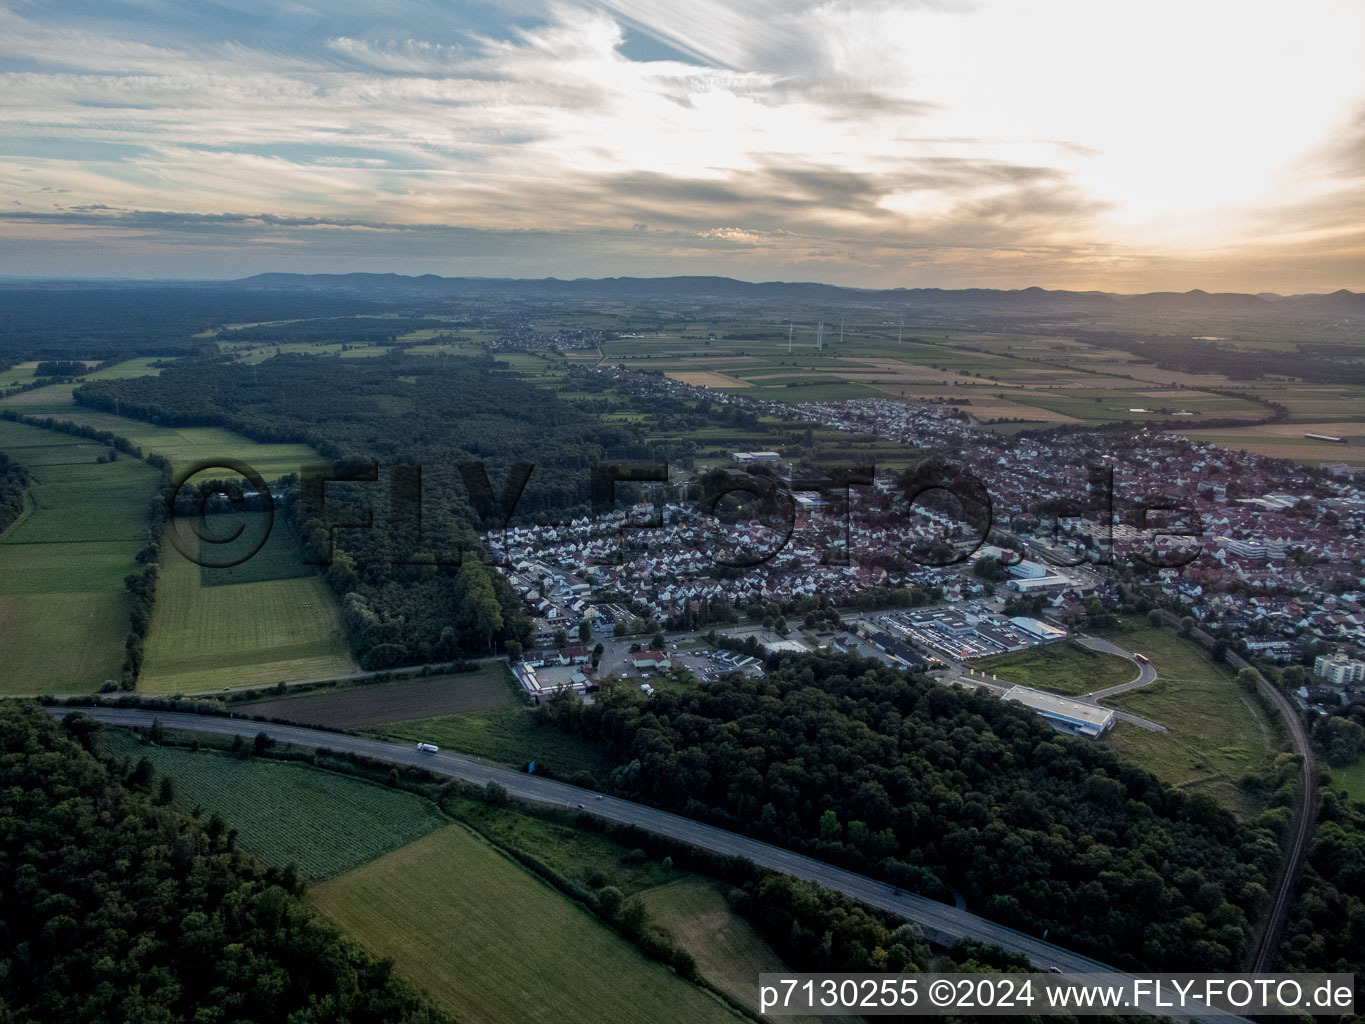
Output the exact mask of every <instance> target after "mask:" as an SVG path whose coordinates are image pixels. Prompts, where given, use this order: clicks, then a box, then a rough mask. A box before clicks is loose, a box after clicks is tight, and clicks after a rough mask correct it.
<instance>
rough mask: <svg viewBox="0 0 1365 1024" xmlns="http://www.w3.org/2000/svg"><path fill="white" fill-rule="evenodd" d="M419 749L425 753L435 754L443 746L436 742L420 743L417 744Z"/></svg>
mask: <svg viewBox="0 0 1365 1024" xmlns="http://www.w3.org/2000/svg"><path fill="white" fill-rule="evenodd" d="M417 749H418V750H420V751H421V752H422V753H424V754H434V753H436V751H438V750H440V749H441V748H440V747H438V746H437V745H436V744H435V743H419V744H417Z"/></svg>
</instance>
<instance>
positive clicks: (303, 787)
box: [101, 729, 447, 880]
mask: <svg viewBox="0 0 1365 1024" xmlns="http://www.w3.org/2000/svg"><path fill="white" fill-rule="evenodd" d="M101 737H102V742H104V743H105V745H106V747H107V748H108V749H109V750H110V752H111V753H114V754H116V755H118V756H121V757H127V758H129V759H131V760H137V759H139V758H142V757H146V758H147V759H149V760H150V761H151V762H152V766H153V767H154V768H156V770H157V773H158V774H159V775H169V776H170V777H171V778H172V779H174V780H175V784H176V790H177V794H178V799H179V801H180V802H181V803H182V804H184V805H185V806H186V807H190V808H193V807H201V808H203V810H204V812H205V813H206V814H209V813H212V812H214V811H217V812H218V813H219V814H221V815H222V816H223V819H224V820H225V821H226V822H227V823H228V825H229V826H230V827H231V828H235V829H237V832H238V836H239V837H240V839H241V842H242V845H243V846H245V847H246V848H247V849H249V850H250V851H251V852H252V853H254V854H256V855H257V856H258V857H260V858H261V859H262V860H264V861H265V862H266V863H268V864H273V865H275V866H276V867H284V866H285V865H287V864H289V863H291V862H293V863H296V864H298V866H299V870H300V871H301V872H302V873H303V874H304V875H305V876H306V877H308V878H310V879H314V880H317V879H323V878H330V877H331V876H333V875H336V874H340V873H341V872H343V871H349V870H351V869H352V868H355V867H359V866H360V865H361V864H365V863H367V862H369V861H371V860H374V858H376V857H379V856H381V855H383V854H385V853H388V852H389V851H390V850H393V849H396V848H398V847H400V846H402V845H403V844H404V843H410V842H412V841H413V840H415V839H419V838H421V837H422V836H424V835H426V834H427V833H429V832H431V831H432V830H433V829H437V828H441V827H442V826H444V825H446V824H447V819H446V818H445V816H444V815H442V814H441V812H440V811H439V810H437V808H436V806H435V805H434V804H433V803H431V801H429V800H427V799H425V798H423V797H420V796H417V795H416V794H414V793H408V792H405V791H404V790H401V789H390V788H388V787H387V786H381V785H379V784H378V783H374V782H368V781H366V780H364V779H358V778H354V777H352V776H348V775H341V774H338V773H335V772H329V771H324V770H322V769H319V768H313V767H310V766H308V765H304V764H293V763H289V762H285V761H272V760H269V759H267V758H257V757H248V758H245V759H242V758H238V757H237V756H235V755H233V754H229V753H225V752H223V751H218V750H198V751H195V750H186V749H185V748H183V747H157V746H151V745H144V744H141V743H139V742H138V740H137V738H136V737H135V736H133V734H132V733H131V732H129V731H127V730H124V729H104V730H102V732H101Z"/></svg>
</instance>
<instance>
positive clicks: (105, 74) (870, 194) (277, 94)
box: [0, 0, 1365, 294]
mask: <svg viewBox="0 0 1365 1024" xmlns="http://www.w3.org/2000/svg"><path fill="white" fill-rule="evenodd" d="M361 8H363V10H362V9H361ZM1362 55H1365V4H1361V3H1360V2H1359V0H1312V2H1310V3H1307V4H1293V5H1291V4H1285V3H1283V2H1278V0H1277V2H1273V3H1272V2H1262V0H1196V2H1193V3H1192V2H1190V0H1143V2H1142V3H1135V2H1129V0H1105V2H1103V3H1097V2H1095V0H1001V2H993V0H990V2H988V0H895V2H880V0H869V2H810V0H766V2H764V3H761V4H760V3H747V2H744V0H686V2H682V0H606V2H603V3H594V4H582V3H572V2H558V0H554V2H542V0H509V2H507V3H503V4H491V3H484V2H480V0H461V2H458V3H457V2H453V0H451V2H445V3H425V2H419V0H369V2H367V3H366V4H363V5H357V4H353V3H352V4H344V5H343V4H336V5H325V4H319V3H314V2H311V0H196V2H193V3H189V2H186V3H172V2H166V0H63V2H62V3H60V4H56V3H50V2H49V3H39V2H23V0H8V2H7V0H0V275H3V276H11V277H120V278H128V277H146V278H181V279H184V278H203V279H210V278H234V277H242V276H246V275H249V274H253V273H258V272H262V271H292V272H300V273H310V272H334V273H335V272H349V271H371V272H394V273H403V274H426V273H434V274H443V275H451V276H481V277H545V276H554V277H563V278H572V277H607V276H620V275H632V276H663V275H672V274H723V275H727V276H731V277H737V278H741V279H745V280H756V281H765V280H802V281H826V282H830V283H835V284H845V285H854V286H861V287H878V288H881V287H901V286H903V287H930V286H931V287H947V288H952V287H999V288H1020V287H1028V286H1034V285H1037V286H1042V287H1048V288H1080V289H1091V288H1095V289H1103V290H1107V291H1120V292H1141V291H1154V290H1168V289H1169V290H1181V291H1183V290H1187V289H1190V288H1204V289H1206V290H1209V291H1250V292H1258V291H1275V292H1281V293H1285V294H1290V293H1300V292H1329V291H1333V290H1335V289H1338V288H1350V289H1353V290H1365V75H1362V74H1361V73H1360V66H1361V57H1362Z"/></svg>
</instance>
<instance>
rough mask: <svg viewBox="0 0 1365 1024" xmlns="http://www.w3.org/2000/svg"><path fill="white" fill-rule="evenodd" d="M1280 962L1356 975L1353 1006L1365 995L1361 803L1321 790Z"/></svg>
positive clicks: (1283, 966) (1364, 814) (1364, 809)
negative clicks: (1310, 841) (1311, 840)
mask: <svg viewBox="0 0 1365 1024" xmlns="http://www.w3.org/2000/svg"><path fill="white" fill-rule="evenodd" d="M1280 961H1281V962H1280V965H1279V969H1280V970H1284V971H1334V972H1341V973H1349V974H1354V975H1355V976H1356V1005H1357V1007H1359V1005H1360V1000H1361V999H1362V998H1365V803H1362V802H1361V801H1359V800H1355V801H1353V800H1350V799H1349V798H1347V797H1346V796H1344V795H1342V794H1339V793H1336V792H1332V791H1328V792H1326V793H1324V794H1323V798H1322V809H1321V811H1320V812H1319V814H1318V826H1317V831H1316V832H1315V833H1314V834H1313V843H1312V846H1311V847H1310V848H1309V852H1308V863H1307V864H1306V865H1305V866H1304V870H1303V878H1302V879H1301V880H1300V881H1299V897H1298V900H1297V902H1296V903H1295V905H1294V910H1293V912H1292V914H1291V916H1290V918H1289V924H1288V927H1287V928H1286V929H1285V936H1284V943H1283V945H1281V947H1280ZM1357 1012H1359V1011H1357Z"/></svg>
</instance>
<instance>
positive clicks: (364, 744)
mask: <svg viewBox="0 0 1365 1024" xmlns="http://www.w3.org/2000/svg"><path fill="white" fill-rule="evenodd" d="M47 711H48V713H49V714H51V715H52V716H53V717H55V718H61V717H63V716H64V715H66V714H69V713H71V712H73V711H79V712H82V713H84V714H87V715H89V716H90V717H91V718H93V719H95V720H96V721H98V722H102V723H104V724H106V725H115V726H130V727H143V728H145V727H147V726H150V725H151V724H152V722H153V721H154V720H160V722H161V724H162V725H163V726H164V727H166V728H168V729H184V730H187V731H192V732H207V733H215V734H218V735H222V736H242V737H244V738H246V739H251V738H252V737H254V736H255V735H256V734H257V733H260V732H264V733H265V734H266V735H268V736H269V737H270V738H271V739H274V740H276V741H277V742H281V743H290V744H296V745H298V746H302V747H314V748H317V747H328V748H330V749H332V750H337V751H343V752H346V753H350V754H358V755H361V756H364V757H372V758H375V759H376V760H381V761H386V762H388V763H390V764H399V765H413V766H416V767H418V768H425V769H426V770H428V771H430V772H434V773H436V774H439V775H445V776H449V777H451V778H455V779H460V780H462V781H464V782H469V783H473V784H475V785H486V784H488V783H489V782H496V783H498V784H499V785H500V786H503V787H504V788H505V789H506V790H507V791H508V793H510V794H511V795H512V796H514V797H517V798H518V799H520V800H527V801H530V802H533V803H539V804H547V805H550V806H555V807H565V808H582V809H584V810H585V811H588V812H589V813H591V814H594V815H596V816H598V817H600V818H605V819H607V820H609V821H615V822H620V823H622V824H626V825H634V826H636V827H637V828H641V829H644V830H646V831H649V832H653V833H655V834H657V835H662V836H667V837H669V838H671V839H676V840H679V841H681V842H684V843H689V844H691V845H692V846H696V847H699V848H701V849H704V850H710V851H712V852H714V853H720V854H728V855H731V856H735V857H743V858H745V859H746V860H749V861H752V862H753V863H754V864H757V865H759V866H760V867H764V868H769V869H771V870H773V871H778V872H780V873H782V874H784V875H789V876H791V877H792V878H799V879H803V880H805V881H809V882H815V883H817V884H819V885H822V886H824V887H825V888H827V889H832V890H834V891H836V892H841V893H844V894H845V895H847V896H851V897H853V898H854V899H857V900H861V901H862V902H864V903H867V904H869V905H871V906H874V907H878V908H880V909H882V910H886V911H890V912H891V913H893V914H898V915H900V916H901V917H904V918H906V919H908V920H911V921H914V922H915V923H916V924H918V925H919V926H920V927H921V928H923V929H924V934H925V936H926V937H927V938H928V939H930V940H931V941H934V942H937V943H942V944H951V943H953V942H956V941H958V940H960V939H973V940H976V941H977V942H983V943H987V944H989V945H993V946H999V947H1000V948H1002V949H1005V950H1009V951H1010V952H1013V953H1019V954H1022V955H1023V956H1025V957H1027V958H1028V960H1029V962H1030V963H1032V964H1033V965H1034V966H1035V967H1039V968H1041V969H1043V970H1050V969H1052V968H1054V967H1055V968H1056V969H1057V970H1059V971H1060V972H1061V973H1063V974H1068V975H1070V974H1112V975H1119V976H1122V975H1123V972H1121V971H1118V970H1116V969H1115V968H1113V967H1110V966H1108V965H1106V964H1103V963H1101V962H1099V961H1097V960H1092V959H1090V958H1089V957H1085V956H1081V955H1080V954H1078V953H1073V952H1071V951H1069V950H1066V949H1063V948H1062V947H1060V946H1054V945H1053V944H1052V943H1050V942H1044V941H1043V940H1042V939H1040V938H1037V937H1036V936H1032V935H1028V934H1025V933H1024V932H1019V931H1015V930H1014V929H1013V928H1008V927H1006V926H1004V925H1001V924H996V923H995V922H993V921H988V920H986V919H985V918H983V917H978V916H977V915H976V914H973V913H970V912H969V911H966V910H961V909H959V908H957V907H954V906H948V905H946V904H943V903H937V902H935V901H934V900H930V899H926V898H924V897H923V896H916V895H914V894H913V893H906V892H902V891H900V890H897V889H895V888H893V887H892V886H890V885H888V884H887V883H885V882H879V881H877V880H875V879H872V878H868V877H867V876H866V875H859V874H856V873H855V872H852V871H846V870H844V869H843V868H839V867H835V866H833V865H831V864H825V863H823V862H822V861H818V860H815V859H813V858H811V857H806V856H803V855H802V854H799V853H793V852H792V851H790V850H784V849H781V848H780V847H776V846H772V845H770V844H768V843H764V842H760V841H759V840H757V839H751V838H749V837H748V836H741V835H738V834H736V833H734V832H727V831H726V830H724V829H720V828H716V827H714V826H712V825H705V824H702V823H701V822H698V821H693V820H692V819H690V818H684V817H682V816H680V815H677V814H671V813H669V812H668V811H661V810H658V809H656V808H653V807H647V806H645V805H644V804H637V803H634V802H633V801H630V800H622V799H620V798H618V797H613V796H605V795H601V794H598V793H594V792H593V791H592V790H587V789H580V788H579V787H577V786H570V785H568V784H566V783H563V782H556V781H554V780H552V779H546V778H542V777H539V776H536V775H528V774H525V773H523V772H517V771H512V770H511V769H508V768H502V767H500V766H498V765H493V764H488V763H486V762H484V761H481V760H478V759H477V758H473V757H469V756H468V755H465V754H457V753H453V752H451V751H445V750H443V751H440V752H439V753H435V754H428V753H422V752H421V751H418V750H416V749H415V747H414V746H410V745H408V744H402V743H388V742H385V741H383V740H372V739H367V738H365V737H361V736H352V735H349V734H346V733H334V732H325V731H323V730H320V729H308V728H304V727H302V726H292V725H276V724H274V723H264V722H253V721H250V720H248V719H240V718H228V717H224V716H217V715H194V714H186V713H183V712H158V711H143V710H140V709H132V708H102V707H88V708H87V707H73V708H65V707H49V708H48V709H47ZM1153 1012H1157V1011H1155V1010H1153ZM1200 1017H1201V1019H1203V1020H1209V1021H1213V1020H1219V1021H1228V1022H1231V1021H1238V1020H1241V1018H1239V1017H1234V1016H1232V1015H1230V1014H1219V1013H1205V1014H1201V1015H1200Z"/></svg>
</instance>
